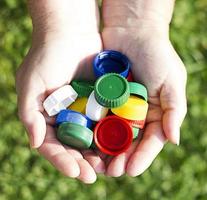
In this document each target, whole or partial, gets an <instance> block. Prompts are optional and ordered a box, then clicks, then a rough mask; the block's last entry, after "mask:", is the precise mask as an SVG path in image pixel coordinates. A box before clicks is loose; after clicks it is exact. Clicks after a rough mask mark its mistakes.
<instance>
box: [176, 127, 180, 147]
mask: <svg viewBox="0 0 207 200" xmlns="http://www.w3.org/2000/svg"><path fill="white" fill-rule="evenodd" d="M176 145H177V146H179V145H180V131H179V130H178V131H176Z"/></svg>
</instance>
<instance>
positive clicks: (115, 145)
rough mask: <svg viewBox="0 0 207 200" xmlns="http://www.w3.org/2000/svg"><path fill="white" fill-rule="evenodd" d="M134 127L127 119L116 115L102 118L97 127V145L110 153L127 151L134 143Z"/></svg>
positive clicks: (95, 137) (115, 153)
mask: <svg viewBox="0 0 207 200" xmlns="http://www.w3.org/2000/svg"><path fill="white" fill-rule="evenodd" d="M132 139H133V132H132V127H131V126H130V125H129V124H128V123H127V121H126V120H124V119H121V118H118V117H116V116H108V117H106V118H104V119H102V120H101V121H100V122H99V123H98V124H97V125H96V127H95V130H94V142H95V144H96V146H97V147H98V148H99V149H100V150H101V151H102V152H103V153H106V154H109V155H118V154H120V153H122V152H124V151H126V150H127V149H128V148H129V146H130V145H131V143H132Z"/></svg>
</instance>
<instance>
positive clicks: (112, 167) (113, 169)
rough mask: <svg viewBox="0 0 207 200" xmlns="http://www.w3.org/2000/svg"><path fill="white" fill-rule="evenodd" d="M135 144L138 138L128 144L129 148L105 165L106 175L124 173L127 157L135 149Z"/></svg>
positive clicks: (116, 175)
mask: <svg viewBox="0 0 207 200" xmlns="http://www.w3.org/2000/svg"><path fill="white" fill-rule="evenodd" d="M137 144H138V140H136V141H135V142H133V144H132V145H131V146H130V148H129V149H128V150H127V151H126V152H124V153H122V154H120V155H118V156H115V157H113V158H112V160H111V162H110V163H109V165H108V167H107V172H106V175H108V176H112V177H119V176H121V175H123V174H124V173H125V169H126V165H127V162H128V159H129V157H130V155H131V154H132V153H133V151H134V150H135V148H136V146H137Z"/></svg>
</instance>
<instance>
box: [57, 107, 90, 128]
mask: <svg viewBox="0 0 207 200" xmlns="http://www.w3.org/2000/svg"><path fill="white" fill-rule="evenodd" d="M64 122H70V123H73V124H79V125H81V126H85V127H87V128H91V127H92V121H91V120H90V119H89V118H88V117H86V116H85V115H83V114H81V113H79V112H75V111H72V110H61V111H60V113H59V114H58V116H57V118H56V125H60V124H61V123H64Z"/></svg>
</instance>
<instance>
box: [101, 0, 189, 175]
mask: <svg viewBox="0 0 207 200" xmlns="http://www.w3.org/2000/svg"><path fill="white" fill-rule="evenodd" d="M173 5H174V1H172V0H170V1H166V0H162V1H159V2H158V1H156V0H137V1H135V0H128V1H122V0H113V1H111V0H104V1H103V20H104V29H103V32H102V38H103V44H104V49H114V50H117V51H120V52H122V53H124V54H125V55H127V56H128V57H129V59H130V60H131V61H132V65H133V67H132V72H133V75H134V78H135V81H137V82H140V83H143V84H144V85H145V86H146V87H147V89H148V95H149V100H148V103H149V111H148V115H147V119H146V126H145V129H144V131H143V138H142V140H141V141H140V142H138V141H136V142H134V143H133V145H132V146H131V147H130V148H129V150H128V151H127V152H125V153H122V154H120V155H118V156H116V157H107V158H105V159H106V163H108V164H107V171H106V174H107V175H109V176H114V177H118V176H121V175H122V174H124V173H127V174H128V175H129V176H137V175H140V174H141V173H143V172H144V171H145V170H146V169H147V168H148V167H149V166H150V164H151V163H152V161H153V160H154V159H155V157H156V156H157V155H158V153H159V152H160V151H161V150H162V148H163V146H164V144H165V142H166V141H167V140H169V141H171V142H172V143H174V144H177V145H179V141H180V126H181V124H182V121H183V119H184V117H185V115H186V111H187V106H186V96H185V88H186V78H187V76H186V70H185V67H184V65H183V63H182V61H181V60H180V58H179V56H178V55H177V53H176V52H175V50H174V48H173V46H172V45H171V42H170V40H169V23H170V21H171V17H172V12H173Z"/></svg>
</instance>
